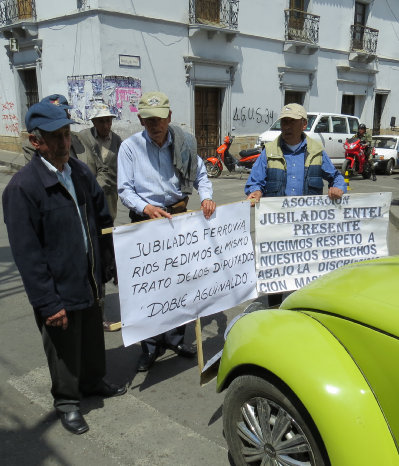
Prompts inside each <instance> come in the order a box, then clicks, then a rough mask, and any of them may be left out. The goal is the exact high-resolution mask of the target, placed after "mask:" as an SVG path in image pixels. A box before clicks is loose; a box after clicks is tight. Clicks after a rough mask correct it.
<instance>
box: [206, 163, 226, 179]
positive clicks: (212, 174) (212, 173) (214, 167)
mask: <svg viewBox="0 0 399 466" xmlns="http://www.w3.org/2000/svg"><path fill="white" fill-rule="evenodd" d="M205 168H206V173H207V174H208V177H209V178H217V177H218V176H220V174H221V173H222V170H221V169H220V167H219V165H218V164H217V163H215V164H213V163H212V162H206V163H205Z"/></svg>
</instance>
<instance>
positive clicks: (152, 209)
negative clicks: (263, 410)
mask: <svg viewBox="0 0 399 466" xmlns="http://www.w3.org/2000/svg"><path fill="white" fill-rule="evenodd" d="M143 213H144V214H146V215H148V216H149V217H150V218H162V217H166V218H172V215H171V214H169V213H168V212H165V211H164V210H163V209H161V207H156V206H154V205H151V204H147V205H146V206H145V207H144V210H143Z"/></svg>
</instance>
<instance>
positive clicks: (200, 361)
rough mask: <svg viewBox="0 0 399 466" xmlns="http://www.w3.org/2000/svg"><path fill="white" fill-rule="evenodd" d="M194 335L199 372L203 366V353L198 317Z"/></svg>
mask: <svg viewBox="0 0 399 466" xmlns="http://www.w3.org/2000/svg"><path fill="white" fill-rule="evenodd" d="M195 337H196V340H197V357H198V369H199V373H200V374H201V372H202V369H203V368H204V353H203V352H202V331H201V319H200V318H199V317H198V318H197V320H196V321H195Z"/></svg>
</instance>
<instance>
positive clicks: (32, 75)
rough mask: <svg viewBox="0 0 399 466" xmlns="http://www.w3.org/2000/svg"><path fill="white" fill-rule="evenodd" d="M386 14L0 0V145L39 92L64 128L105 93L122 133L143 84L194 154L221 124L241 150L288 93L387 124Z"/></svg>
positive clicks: (273, 5)
mask: <svg viewBox="0 0 399 466" xmlns="http://www.w3.org/2000/svg"><path fill="white" fill-rule="evenodd" d="M398 18H399V4H398V2H394V1H392V0H386V1H378V0H377V1H374V0H373V1H371V0H359V1H355V0H340V1H338V0H274V1H271V0H262V1H260V0H241V1H239V0H173V2H172V1H169V2H167V1H161V0H63V1H62V2H54V1H53V0H0V70H1V71H0V113H1V115H0V147H2V148H5V149H11V150H17V149H18V147H20V144H21V137H23V136H24V134H25V127H24V115H25V113H26V111H27V108H28V107H29V105H31V104H32V103H34V102H35V101H37V100H39V99H41V98H42V97H43V96H45V95H49V94H51V93H61V94H64V95H66V96H68V98H69V100H70V101H71V103H72V104H73V105H74V110H73V112H72V114H73V116H74V118H75V119H77V120H78V121H80V122H81V125H79V126H78V125H76V126H75V127H74V129H75V130H79V129H80V128H84V127H86V126H87V124H88V120H87V118H88V115H89V111H90V105H91V104H92V102H94V101H95V100H99V99H102V100H105V101H107V102H108V103H109V104H110V105H111V107H113V109H114V111H115V112H116V114H117V115H118V118H117V120H116V121H115V124H114V128H115V130H116V131H117V132H119V134H120V135H121V136H122V137H127V136H128V135H129V134H131V133H132V132H134V131H137V130H139V129H140V126H139V124H138V119H137V116H136V111H137V101H138V99H139V97H140V95H141V92H146V91H148V90H162V91H163V92H165V93H166V94H168V95H169V97H170V100H171V104H172V110H173V115H172V119H173V121H174V122H175V123H176V124H180V125H182V126H183V127H186V128H188V129H190V130H191V131H192V132H194V133H195V135H196V137H197V139H198V142H199V151H200V153H201V155H205V154H207V153H213V152H214V150H215V148H216V147H217V146H218V145H219V143H220V141H221V140H222V139H223V136H225V135H226V134H227V133H232V134H234V135H235V137H236V150H238V149H239V148H241V147H249V146H251V145H252V144H253V143H254V142H255V140H256V137H257V136H258V135H259V133H261V132H263V131H264V130H265V129H267V128H268V127H269V126H270V125H271V124H272V123H273V121H275V119H276V118H277V115H278V113H279V110H280V108H281V106H282V105H283V104H284V103H288V102H292V101H295V102H300V103H303V104H304V105H305V106H306V107H307V108H308V110H311V111H323V112H338V113H348V114H352V115H357V116H358V117H359V118H360V119H361V121H362V122H364V123H366V125H367V126H368V127H370V128H373V131H374V132H384V131H387V130H389V131H391V127H394V126H396V119H398V121H399V111H398V110H397V108H398V107H397V105H396V102H397V101H398V99H399V81H398V79H397V76H398V75H399V47H398V41H399V23H398Z"/></svg>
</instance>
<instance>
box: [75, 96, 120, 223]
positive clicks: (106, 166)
mask: <svg viewBox="0 0 399 466" xmlns="http://www.w3.org/2000/svg"><path fill="white" fill-rule="evenodd" d="M114 118H116V115H114V114H113V113H111V112H110V110H109V107H108V105H106V104H105V103H101V102H96V103H95V104H94V106H93V108H92V113H91V118H90V119H91V122H92V123H93V126H92V127H91V128H87V129H84V130H82V131H80V133H79V139H80V140H81V141H82V142H83V144H84V145H85V146H86V152H85V158H81V160H82V161H83V162H85V163H86V165H87V166H88V167H89V168H90V170H91V171H92V173H94V175H95V177H96V179H97V182H98V184H99V185H100V186H101V188H102V190H103V191H104V194H105V198H106V200H107V203H108V208H109V211H110V214H111V217H112V219H113V220H115V218H116V214H117V203H118V190H117V161H118V151H119V147H120V145H121V143H122V139H121V138H120V136H118V135H117V134H116V133H114V132H113V131H112V130H111V128H112V121H113V119H114Z"/></svg>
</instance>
